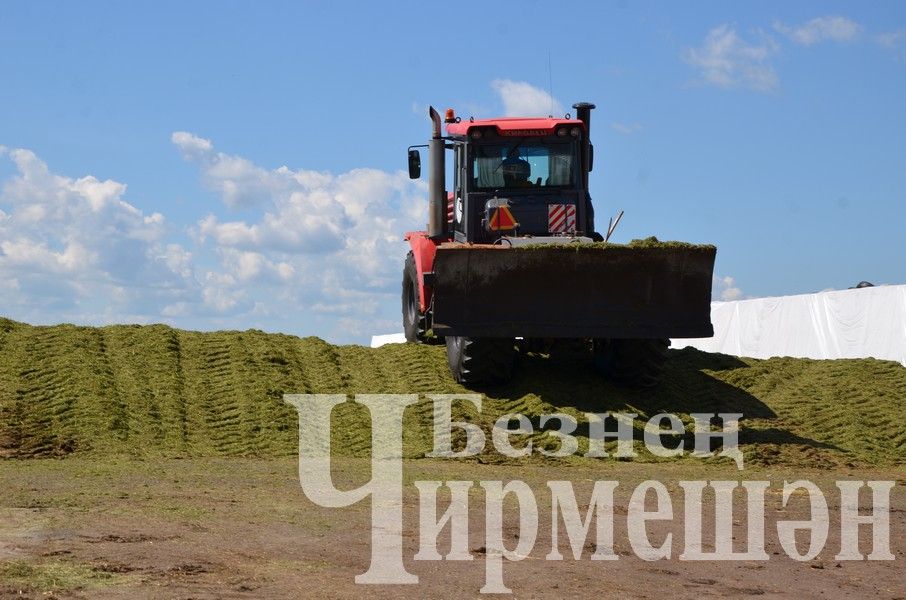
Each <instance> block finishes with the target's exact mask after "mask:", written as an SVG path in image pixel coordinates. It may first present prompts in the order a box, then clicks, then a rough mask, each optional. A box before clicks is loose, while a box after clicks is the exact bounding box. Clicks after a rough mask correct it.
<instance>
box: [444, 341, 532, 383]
mask: <svg viewBox="0 0 906 600" xmlns="http://www.w3.org/2000/svg"><path fill="white" fill-rule="evenodd" d="M447 362H448V363H449V364H450V372H452V373H453V379H455V380H456V381H457V383H462V384H466V385H468V384H490V385H494V384H500V383H506V382H507V381H509V380H510V379H511V378H512V377H513V368H514V366H515V364H516V347H515V340H513V339H511V338H470V337H462V336H455V335H450V336H447Z"/></svg>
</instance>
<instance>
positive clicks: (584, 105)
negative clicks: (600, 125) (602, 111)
mask: <svg viewBox="0 0 906 600" xmlns="http://www.w3.org/2000/svg"><path fill="white" fill-rule="evenodd" d="M573 108H574V109H576V118H577V119H579V120H580V121H582V122H583V123H585V139H584V141H583V142H582V163H583V165H582V166H583V168H582V181H583V182H584V183H585V189H586V190H588V173H589V171H591V167H592V156H591V111H592V110H593V109H594V108H595V105H594V104H592V103H591V102H576V103H575V104H573Z"/></svg>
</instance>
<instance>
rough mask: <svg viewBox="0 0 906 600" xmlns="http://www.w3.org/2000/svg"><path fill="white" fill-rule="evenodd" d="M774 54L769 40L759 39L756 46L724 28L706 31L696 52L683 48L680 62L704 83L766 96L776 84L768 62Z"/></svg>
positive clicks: (729, 27)
mask: <svg viewBox="0 0 906 600" xmlns="http://www.w3.org/2000/svg"><path fill="white" fill-rule="evenodd" d="M777 50H778V47H777V44H776V43H775V42H774V41H773V40H772V39H771V38H770V37H767V36H762V40H761V43H758V44H754V43H749V42H747V41H745V40H744V39H743V38H742V37H740V36H739V34H737V33H736V30H735V29H734V28H733V27H731V26H730V25H726V24H725V25H719V26H717V27H715V28H713V29H712V30H711V31H709V32H708V35H707V36H705V40H704V42H703V43H702V46H701V47H700V48H687V49H686V50H685V51H684V52H683V60H684V61H685V62H686V63H688V64H689V65H691V66H693V67H695V68H697V69H698V71H699V74H700V76H701V78H702V81H704V82H705V83H709V84H712V85H716V86H719V87H724V88H735V87H745V88H749V89H753V90H757V91H760V92H767V91H770V90H773V89H774V88H776V87H777V84H778V77H777V73H776V72H775V71H774V68H773V67H772V66H771V64H770V62H769V59H770V58H771V57H772V56H773V55H774V54H776V52H777Z"/></svg>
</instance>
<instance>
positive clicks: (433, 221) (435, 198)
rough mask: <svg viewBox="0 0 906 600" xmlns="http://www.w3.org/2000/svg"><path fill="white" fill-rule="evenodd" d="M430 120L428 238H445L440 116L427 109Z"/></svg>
mask: <svg viewBox="0 0 906 600" xmlns="http://www.w3.org/2000/svg"><path fill="white" fill-rule="evenodd" d="M428 116H429V117H430V118H431V122H432V125H431V141H429V142H428V237H429V238H431V239H441V238H444V237H446V236H447V190H446V182H445V181H444V176H445V166H444V140H443V137H441V125H440V114H439V113H438V112H437V111H436V110H434V107H433V106H430V107H428Z"/></svg>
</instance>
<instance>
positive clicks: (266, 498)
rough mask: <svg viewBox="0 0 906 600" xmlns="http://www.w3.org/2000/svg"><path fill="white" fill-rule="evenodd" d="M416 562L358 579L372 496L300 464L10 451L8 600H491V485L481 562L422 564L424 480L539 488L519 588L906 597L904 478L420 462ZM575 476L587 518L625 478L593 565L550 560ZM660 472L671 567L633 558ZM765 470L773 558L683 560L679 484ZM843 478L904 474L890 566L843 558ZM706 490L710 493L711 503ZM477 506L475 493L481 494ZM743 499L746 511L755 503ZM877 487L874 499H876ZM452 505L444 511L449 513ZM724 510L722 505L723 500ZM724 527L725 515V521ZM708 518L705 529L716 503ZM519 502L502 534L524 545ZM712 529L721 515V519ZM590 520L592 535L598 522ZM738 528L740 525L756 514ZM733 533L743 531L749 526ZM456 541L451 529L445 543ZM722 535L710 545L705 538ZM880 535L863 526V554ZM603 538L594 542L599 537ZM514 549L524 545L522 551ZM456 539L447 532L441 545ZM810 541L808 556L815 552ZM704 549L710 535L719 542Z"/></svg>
mask: <svg viewBox="0 0 906 600" xmlns="http://www.w3.org/2000/svg"><path fill="white" fill-rule="evenodd" d="M367 476H368V464H367V463H366V462H365V461H363V460H357V459H343V460H337V461H335V464H334V478H335V481H337V482H338V486H339V487H341V488H344V489H346V488H347V487H352V486H354V485H356V484H360V483H362V482H364V481H365V480H366V479H367ZM405 477H406V482H407V485H406V488H405V490H406V491H405V496H404V528H405V534H404V546H405V548H404V559H405V562H406V566H407V568H408V569H409V571H410V572H412V573H415V574H417V575H418V576H419V578H420V583H419V584H418V585H415V586H362V585H356V584H355V583H354V577H355V575H357V574H360V573H363V572H364V571H365V570H366V569H367V567H368V563H369V560H370V507H369V505H368V503H367V501H366V502H363V503H360V504H357V505H354V506H351V507H348V508H331V509H328V508H321V507H318V506H316V505H314V504H312V503H311V502H310V501H309V500H308V499H307V498H306V497H305V496H304V495H303V493H302V490H301V487H300V485H299V483H298V480H297V471H296V462H295V460H294V459H290V458H285V459H192V460H176V459H170V460H164V459H161V460H147V461H142V460H134V459H122V460H114V459H103V460H98V459H89V458H69V459H65V460H28V461H19V460H7V461H0V598H7V597H9V598H130V599H131V598H181V599H189V598H195V599H202V598H362V597H373V598H454V597H456V598H461V597H473V596H478V595H479V594H478V590H479V589H480V588H481V586H482V585H483V582H484V575H485V572H484V569H485V560H484V559H485V556H484V546H485V540H484V522H485V513H484V507H483V498H484V496H483V490H481V489H480V488H477V483H476V489H475V490H474V492H473V494H472V496H470V517H469V518H470V531H469V534H470V548H471V549H472V554H473V555H474V557H475V560H473V561H468V562H448V561H442V562H424V561H415V560H413V558H412V557H413V555H414V554H415V553H416V552H417V550H418V530H417V524H418V495H417V490H416V489H415V487H414V485H412V483H411V482H412V481H413V480H453V479H457V480H474V481H476V482H477V481H478V480H504V481H506V480H510V479H521V480H524V481H526V482H527V483H528V484H529V485H530V486H531V487H532V489H533V490H534V492H535V494H536V498H537V501H538V505H539V510H540V525H539V533H538V540H537V542H536V544H535V547H534V550H533V552H532V553H531V555H530V556H529V557H528V558H526V559H525V560H522V561H520V562H514V563H508V562H505V564H504V581H505V582H506V584H507V585H508V586H509V587H510V588H512V589H513V595H512V597H514V598H565V597H570V598H601V597H606V596H608V595H609V596H616V597H620V598H663V597H666V596H669V597H675V598H692V597H695V598H698V597H704V596H716V597H736V596H764V597H796V598H837V597H841V598H842V597H847V598H855V597H859V598H906V568H904V560H906V556H904V551H906V493H904V488H903V485H904V483H906V472H904V469H902V468H889V469H885V470H875V471H866V470H856V469H852V470H844V471H840V472H831V471H826V470H825V471H804V470H802V469H796V470H795V471H791V470H783V469H764V470H758V469H746V470H745V471H743V472H738V471H736V470H735V469H734V468H733V467H732V466H731V465H727V466H723V465H714V464H709V465H703V464H700V463H695V462H683V463H672V464H636V463H631V462H616V461H610V462H601V463H599V464H590V465H578V466H577V465H562V464H552V463H541V462H537V463H530V464H513V465H486V464H479V463H477V462H454V461H437V460H415V461H407V463H406V470H405ZM555 479H556V480H562V479H567V480H570V481H572V482H573V484H574V485H575V487H576V495H577V498H578V499H579V507H580V509H581V510H582V511H583V514H584V510H585V508H586V507H587V503H586V504H583V500H582V499H583V498H585V499H587V498H588V497H589V496H588V494H589V493H590V490H591V486H592V482H593V481H594V480H618V481H619V482H620V483H619V487H618V488H617V492H616V500H615V503H614V513H615V533H614V539H615V551H616V552H617V554H619V555H620V557H619V560H616V561H603V562H602V561H591V560H589V556H590V554H591V552H592V551H593V547H589V546H586V552H585V553H584V554H583V557H582V559H581V560H578V561H576V560H573V558H572V555H571V553H570V552H569V550H568V542H567V541H566V539H565V534H564V533H563V531H562V526H561V533H560V548H561V551H562V552H563V553H564V556H565V557H566V558H565V560H563V561H558V562H554V561H547V560H544V556H545V555H546V554H547V553H548V552H549V551H550V547H551V541H550V507H549V504H550V498H549V495H547V494H545V492H547V488H546V481H548V480H555ZM647 479H656V480H658V481H661V482H662V483H664V484H665V485H666V486H667V487H668V489H669V490H670V494H671V499H672V501H673V513H674V520H673V521H669V522H649V524H648V531H649V537H650V538H651V540H652V543H653V544H655V545H658V544H659V542H660V541H661V540H663V539H664V537H665V536H666V535H667V533H670V532H672V533H673V557H672V559H671V560H661V561H656V562H646V561H643V560H641V559H639V558H637V557H635V556H634V555H633V553H632V551H631V549H630V546H629V542H628V539H627V534H626V526H625V524H626V519H625V516H626V510H625V506H626V503H627V501H628V497H629V494H630V493H631V491H632V489H633V488H634V487H635V485H636V484H638V483H639V482H640V481H643V480H647ZM700 479H710V480H715V479H723V480H738V479H747V480H754V479H760V480H768V481H770V482H771V488H770V489H769V490H768V496H767V528H766V530H767V535H766V549H767V552H768V554H769V555H770V559H769V560H768V561H764V562H754V561H751V562H750V561H743V562H739V561H730V562H716V561H708V562H687V561H680V560H679V559H678V556H679V554H680V553H681V552H682V546H683V543H682V542H683V531H682V529H683V512H682V493H681V492H682V490H681V488H679V486H678V485H677V482H678V481H680V480H700ZM797 479H810V480H812V481H814V482H815V483H816V484H818V485H819V486H820V487H821V489H822V490H823V491H824V493H825V495H826V498H827V501H828V505H829V507H830V516H831V527H830V535H829V538H828V541H827V544H826V545H825V547H824V550H823V551H822V552H821V554H820V555H819V556H818V557H817V559H815V560H813V561H811V562H805V563H800V562H796V561H793V560H791V559H789V558H787V557H786V555H785V554H784V552H783V551H782V549H781V547H780V545H779V543H778V541H777V535H776V528H775V523H776V521H777V520H778V519H785V520H790V519H807V518H808V505H807V503H806V502H804V498H802V499H799V500H801V501H798V500H797V501H795V502H793V503H792V504H791V505H790V506H788V507H787V509H785V510H784V509H781V508H780V493H779V489H780V487H781V486H782V485H783V482H784V480H787V481H793V480H797ZM838 479H858V480H869V479H874V480H894V481H896V482H897V485H896V487H895V488H894V489H893V491H892V496H891V515H890V517H891V544H892V551H893V553H894V555H895V556H896V559H895V560H894V561H886V562H874V561H852V562H849V561H837V560H835V559H834V555H835V554H836V553H837V551H838V550H839V547H840V542H839V536H840V528H839V500H840V498H839V494H838V492H837V491H836V488H835V486H834V481H835V480H838ZM706 498H707V496H706ZM473 501H474V502H473ZM742 501H743V499H742V496H741V495H740V496H739V500H737V502H739V503H740V504H739V506H737V507H736V508H737V509H738V510H739V511H740V512H739V513H736V512H734V518H735V516H736V515H737V514H740V515H742V514H744V513H743V511H742V508H743V505H742V503H741V502H742ZM869 501H870V496H869V495H868V494H864V495H863V496H862V497H861V502H862V504H863V508H864V507H867V506H868V504H869ZM443 506H445V503H443V504H441V510H443ZM711 508H712V509H713V506H712V507H711ZM711 519H712V523H713V516H712V517H711ZM704 522H705V524H706V528H707V524H708V522H709V519H708V512H707V511H706V512H705V518H704ZM517 524H518V521H517V516H516V513H515V511H513V510H507V511H505V517H504V531H505V532H506V536H507V537H511V538H514V537H515V532H516V530H517ZM711 529H713V526H712V527H711ZM593 531H594V528H592V532H593ZM739 532H743V537H744V522H743V523H741V524H740V530H739ZM739 532H737V534H738V533H739ZM445 534H446V531H445V533H444V534H442V540H443V536H444V535H445ZM708 535H709V534H708V531H706V533H705V540H708V539H709V538H708ZM870 537H871V532H870V529H869V528H867V527H860V541H861V551H862V552H863V553H867V552H868V551H869V549H870ZM592 540H593V533H592V537H590V538H589V541H590V542H591V541H592ZM514 544H515V539H513V541H512V542H511V543H510V547H512V546H513V545H514ZM445 547H447V544H446V543H445V542H444V541H442V542H441V544H440V549H441V552H442V553H443V552H444V548H445ZM804 547H805V546H804V544H803V543H800V549H801V550H804ZM706 549H707V544H706Z"/></svg>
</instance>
